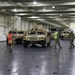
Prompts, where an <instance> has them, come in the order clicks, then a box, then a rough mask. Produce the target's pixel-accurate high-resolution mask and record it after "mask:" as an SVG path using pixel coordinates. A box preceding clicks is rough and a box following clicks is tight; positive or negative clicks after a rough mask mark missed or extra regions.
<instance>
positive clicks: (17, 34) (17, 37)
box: [13, 31, 24, 43]
mask: <svg viewBox="0 0 75 75" xmlns="http://www.w3.org/2000/svg"><path fill="white" fill-rule="evenodd" d="M23 34H24V31H13V35H14V36H13V40H14V42H16V43H22V41H23Z"/></svg>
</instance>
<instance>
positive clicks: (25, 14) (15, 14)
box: [15, 13, 27, 15]
mask: <svg viewBox="0 0 75 75" xmlns="http://www.w3.org/2000/svg"><path fill="white" fill-rule="evenodd" d="M15 15H27V14H25V13H20V14H15Z"/></svg>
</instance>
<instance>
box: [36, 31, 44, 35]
mask: <svg viewBox="0 0 75 75" xmlns="http://www.w3.org/2000/svg"><path fill="white" fill-rule="evenodd" d="M37 34H38V35H43V34H45V33H44V32H37Z"/></svg>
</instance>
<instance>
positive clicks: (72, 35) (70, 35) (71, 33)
mask: <svg viewBox="0 0 75 75" xmlns="http://www.w3.org/2000/svg"><path fill="white" fill-rule="evenodd" d="M69 39H70V49H71V48H72V47H73V48H74V44H73V42H74V33H73V31H71V32H70V34H69Z"/></svg>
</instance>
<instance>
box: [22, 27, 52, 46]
mask: <svg viewBox="0 0 75 75" xmlns="http://www.w3.org/2000/svg"><path fill="white" fill-rule="evenodd" d="M50 42H51V34H50V32H49V31H47V30H45V29H38V28H36V29H32V30H30V31H27V32H26V34H25V35H24V36H23V46H24V47H27V46H28V45H29V44H32V45H34V44H40V45H42V47H45V46H46V45H47V46H48V45H49V44H50Z"/></svg>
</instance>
